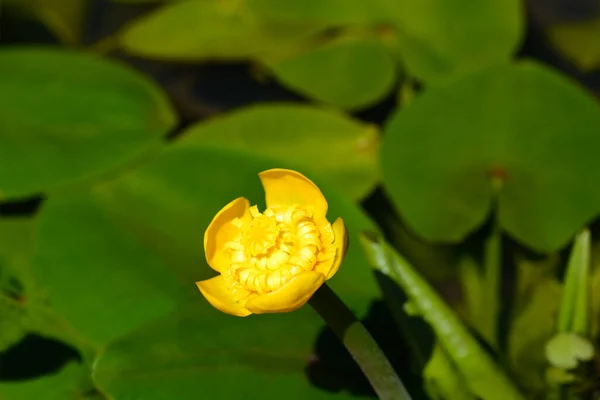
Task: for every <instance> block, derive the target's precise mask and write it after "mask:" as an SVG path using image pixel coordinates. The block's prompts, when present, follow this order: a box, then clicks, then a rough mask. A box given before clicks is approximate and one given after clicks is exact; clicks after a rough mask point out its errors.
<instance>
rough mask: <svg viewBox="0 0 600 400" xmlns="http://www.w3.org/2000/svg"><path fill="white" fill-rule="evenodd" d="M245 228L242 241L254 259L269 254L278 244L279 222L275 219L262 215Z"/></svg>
mask: <svg viewBox="0 0 600 400" xmlns="http://www.w3.org/2000/svg"><path fill="white" fill-rule="evenodd" d="M245 228H246V229H245V232H244V234H243V236H242V240H243V242H244V247H245V248H246V249H247V250H248V252H249V254H250V255H252V256H253V257H257V256H260V255H265V254H267V253H268V252H269V250H270V249H271V248H273V246H275V245H276V244H277V237H278V236H279V230H278V229H277V222H276V221H275V220H274V219H273V218H269V217H267V216H266V215H260V216H258V217H257V218H254V219H253V220H252V221H251V222H250V223H249V224H248V225H247V226H246V227H245Z"/></svg>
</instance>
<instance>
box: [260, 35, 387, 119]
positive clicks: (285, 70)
mask: <svg viewBox="0 0 600 400" xmlns="http://www.w3.org/2000/svg"><path fill="white" fill-rule="evenodd" d="M263 62H265V64H266V65H267V66H268V67H269V68H270V69H271V71H272V72H273V73H274V74H275V76H276V77H277V79H278V80H279V81H280V82H281V83H283V84H284V85H285V86H287V87H289V88H290V89H293V90H295V91H297V92H298V93H301V94H303V95H305V96H307V97H310V98H313V99H315V100H319V101H321V102H324V103H328V104H331V105H334V106H338V107H342V108H361V107H366V106H369V105H371V104H373V103H376V102H377V101H379V100H381V98H382V97H383V96H385V95H386V94H387V93H388V92H389V91H390V90H391V89H392V87H393V85H394V83H395V81H396V66H395V62H394V60H393V58H392V56H391V54H390V53H389V52H388V49H387V48H386V47H385V46H384V44H383V43H382V42H381V41H380V40H378V39H375V38H368V37H354V38H342V39H340V40H334V41H331V42H327V43H326V44H324V45H323V46H320V47H317V48H314V49H309V50H306V51H302V52H300V53H299V54H291V55H286V56H283V57H272V58H265V59H264V60H263Z"/></svg>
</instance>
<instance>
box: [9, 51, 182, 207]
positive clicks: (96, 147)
mask: <svg viewBox="0 0 600 400" xmlns="http://www.w3.org/2000/svg"><path fill="white" fill-rule="evenodd" d="M0 87H1V88H2V90H0V109H1V110H2V118H1V120H0V165H1V167H0V197H18V196H25V195H27V194H31V193H35V192H39V191H45V190H51V189H54V188H56V187H58V186H61V185H65V184H68V183H71V182H73V181H76V180H81V179H88V178H92V177H95V176H97V175H99V174H101V173H105V172H107V171H110V170H112V169H114V168H115V167H117V166H119V165H121V164H123V163H124V162H126V161H129V160H130V159H132V158H133V157H134V156H137V155H139V154H140V153H141V152H143V151H144V150H146V149H148V148H149V147H150V146H151V145H156V144H157V143H159V142H158V141H159V140H160V138H161V137H162V136H163V135H164V134H166V133H167V132H168V131H169V130H170V129H171V128H172V127H173V125H174V123H175V116H174V115H173V112H172V110H171V108H170V106H169V105H168V103H167V101H166V99H165V98H164V96H163V94H162V93H161V92H160V90H159V89H158V88H157V87H156V86H155V85H154V84H152V83H151V82H150V81H148V80H147V79H146V78H145V77H143V76H141V75H139V74H137V73H135V72H134V71H133V70H131V69H129V68H126V67H125V66H122V65H120V64H117V63H115V62H112V61H106V60H101V59H98V58H95V57H93V56H91V55H87V54H82V53H75V52H69V51H63V50H58V49H51V48H47V49H42V48H6V49H3V50H0Z"/></svg>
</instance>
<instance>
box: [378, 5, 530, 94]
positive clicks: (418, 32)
mask: <svg viewBox="0 0 600 400" xmlns="http://www.w3.org/2000/svg"><path fill="white" fill-rule="evenodd" d="M387 2H388V4H389V8H390V15H392V16H393V26H394V27H395V30H396V39H397V41H398V49H399V51H400V53H401V54H402V58H403V60H404V62H405V64H406V68H407V69H408V71H409V73H410V74H411V75H413V76H416V77H417V78H419V79H422V80H424V81H426V82H427V83H439V82H444V81H447V80H450V79H452V78H454V77H456V76H460V75H464V74H467V73H469V72H471V71H476V70H479V69H482V68H484V67H486V66H489V65H493V64H495V63H498V62H501V61H507V60H509V59H510V58H511V57H512V55H513V54H514V53H515V51H516V50H517V48H518V46H519V45H520V41H521V36H522V33H523V25H524V23H523V22H524V15H523V4H522V2H521V1H519V0H486V1H478V0H423V1H418V2H411V1H397V0H387Z"/></svg>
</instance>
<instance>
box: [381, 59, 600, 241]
mask: <svg viewBox="0 0 600 400" xmlns="http://www.w3.org/2000/svg"><path fill="white" fill-rule="evenodd" d="M386 133H387V135H386V136H385V140H384V143H383V154H382V163H383V175H384V182H385V184H386V187H387V190H388V191H389V193H390V195H391V197H392V199H393V201H394V203H395V205H396V206H397V208H398V210H399V212H400V213H401V214H402V215H403V216H404V218H405V219H406V221H407V222H408V223H409V224H410V225H411V226H412V228H413V229H414V230H416V231H417V232H418V233H419V234H421V235H422V236H424V237H426V238H428V239H431V240H449V241H457V240H460V239H462V238H463V237H464V236H465V235H467V234H468V233H469V232H470V231H472V230H473V229H475V228H476V227H477V226H478V225H479V224H481V223H482V222H483V220H484V219H485V218H486V216H487V215H488V213H489V211H490V205H491V202H492V196H493V188H492V180H493V178H494V177H496V178H497V179H499V180H502V181H503V184H502V186H501V190H500V193H499V198H498V207H499V208H498V213H499V220H500V224H501V225H502V227H503V228H505V229H506V230H507V231H508V232H509V233H510V234H512V235H513V236H514V237H516V238H517V239H519V240H521V241H523V242H524V243H525V244H527V245H530V246H532V247H533V248H536V249H539V250H552V249H556V248H557V247H559V246H562V245H564V244H565V243H566V242H567V241H568V239H569V237H570V236H571V235H572V234H574V233H575V231H576V230H577V229H578V228H579V227H581V226H582V225H583V224H584V223H585V222H587V221H588V220H590V219H591V218H593V217H594V216H595V215H596V214H597V213H598V211H599V210H600V185H599V184H597V182H596V181H595V179H596V177H598V176H600V164H599V163H598V157H597V151H598V149H599V148H600V109H599V107H598V105H597V104H596V103H595V102H594V101H593V100H592V99H591V98H590V97H589V96H587V95H586V94H585V93H584V92H583V91H582V90H581V89H579V88H578V87H576V86H575V85H574V84H572V83H571V82H569V81H567V80H566V79H564V78H562V77H561V76H559V75H557V74H556V73H554V72H552V71H549V70H548V69H546V68H544V67H542V66H540V65H537V64H534V63H531V62H527V63H522V64H517V65H506V66H501V67H500V66H499V67H497V68H492V69H489V70H487V71H485V72H481V73H479V74H475V75H472V76H469V77H465V78H463V79H460V80H458V81H455V82H453V83H452V84H449V85H447V86H443V87H439V88H432V89H430V90H428V91H426V92H424V93H423V94H422V95H420V96H418V97H417V98H416V99H415V100H414V101H413V102H412V103H411V104H409V105H408V106H407V107H406V109H404V110H402V111H400V112H399V113H397V114H396V115H395V116H394V117H393V118H392V120H391V122H390V123H389V125H388V126H387V130H386Z"/></svg>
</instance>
